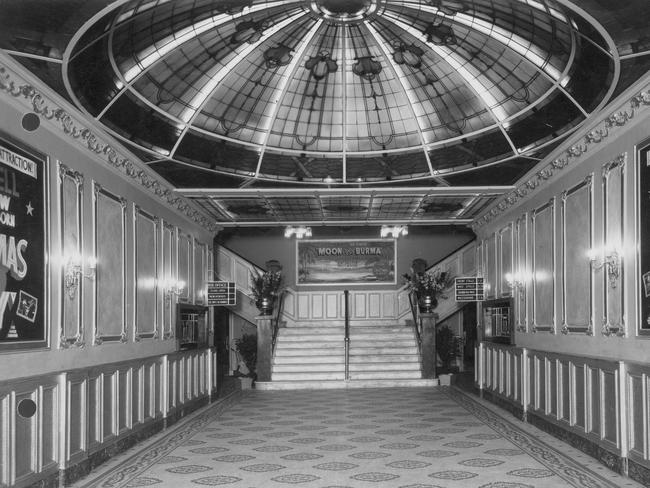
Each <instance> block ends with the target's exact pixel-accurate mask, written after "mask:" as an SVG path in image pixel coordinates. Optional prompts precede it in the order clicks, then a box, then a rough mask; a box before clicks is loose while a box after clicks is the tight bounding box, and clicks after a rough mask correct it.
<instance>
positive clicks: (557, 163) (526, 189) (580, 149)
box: [472, 90, 650, 231]
mask: <svg viewBox="0 0 650 488" xmlns="http://www.w3.org/2000/svg"><path fill="white" fill-rule="evenodd" d="M649 105H650V90H644V91H642V92H640V93H639V94H637V95H635V96H634V97H632V98H631V99H630V100H629V101H628V107H627V108H623V109H622V110H619V111H617V112H615V113H613V114H611V115H609V116H608V117H606V118H605V119H604V120H602V121H601V127H596V128H593V129H592V130H590V131H589V132H588V133H587V134H586V135H585V136H584V138H583V142H581V143H578V144H576V145H574V146H571V147H570V148H568V149H567V150H566V151H565V153H564V155H563V156H560V157H558V158H556V159H554V160H553V161H551V162H550V163H549V164H548V165H547V166H546V167H545V168H542V169H541V170H539V171H538V172H537V173H536V174H535V176H533V177H532V178H530V179H528V180H526V181H525V182H523V184H522V185H521V186H520V187H519V188H517V189H516V190H515V191H514V192H513V193H511V194H510V195H509V196H508V197H505V198H504V200H501V201H500V202H497V203H496V204H495V205H494V207H493V208H492V209H490V210H488V211H487V212H486V213H485V214H484V215H482V216H481V217H479V218H477V219H476V220H475V221H474V223H473V224H472V229H473V230H474V231H476V230H477V229H478V228H479V227H482V226H484V225H486V224H487V223H488V222H490V221H492V220H493V219H494V218H495V217H496V216H497V215H499V214H500V213H502V212H504V211H506V210H507V209H508V208H510V207H513V206H514V205H515V204H517V202H519V201H520V200H522V199H524V198H526V197H527V196H529V195H530V192H532V191H534V190H536V189H537V188H539V187H540V185H541V184H543V183H544V182H547V181H548V180H550V179H551V177H552V176H553V175H554V174H555V173H556V172H557V171H559V170H563V169H564V168H566V167H568V166H569V165H570V164H571V163H572V162H575V161H576V160H577V159H579V158H581V157H582V156H583V155H584V154H585V153H587V152H588V151H589V148H590V147H591V146H592V145H594V144H600V143H601V142H603V141H604V140H605V139H607V138H608V137H609V136H610V135H611V133H612V131H614V130H616V128H617V127H623V126H624V125H626V124H627V123H628V122H629V121H630V120H632V119H633V118H634V116H635V115H636V112H637V111H638V110H639V109H641V108H643V107H647V106H649Z"/></svg>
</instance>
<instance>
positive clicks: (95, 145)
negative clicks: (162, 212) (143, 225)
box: [0, 66, 219, 232]
mask: <svg viewBox="0 0 650 488" xmlns="http://www.w3.org/2000/svg"><path fill="white" fill-rule="evenodd" d="M1 92H5V93H7V94H9V95H11V96H13V97H15V98H24V99H25V100H27V102H28V103H29V104H30V106H31V109H32V110H33V111H34V113H36V114H38V115H39V116H40V117H42V118H44V119H46V120H49V121H52V122H55V123H57V124H58V127H59V128H60V129H61V130H62V131H63V133H64V134H66V135H68V136H70V137H72V138H73V139H76V140H78V141H79V142H80V143H81V144H82V145H83V146H84V147H85V148H86V149H87V150H89V151H91V152H92V153H93V154H97V155H100V156H102V157H104V159H105V161H106V163H108V164H109V165H111V166H113V167H114V168H116V169H118V170H120V171H121V172H122V173H123V174H125V175H127V176H128V177H129V178H131V179H133V180H135V181H136V182H137V183H138V184H140V185H141V186H143V187H144V188H146V189H147V190H148V191H149V192H150V193H153V194H154V195H156V196H157V197H159V198H160V199H161V200H162V202H163V203H164V204H167V205H171V206H173V207H176V210H178V211H179V212H181V213H183V214H185V216H186V217H187V218H189V219H190V220H192V221H193V222H195V223H196V224H198V225H200V226H201V227H203V228H204V229H206V230H208V231H209V232H216V231H218V229H219V227H218V226H217V225H215V224H214V222H213V221H212V220H211V219H209V218H208V217H207V216H206V215H204V214H202V213H201V212H199V211H197V210H196V209H194V208H193V207H191V206H190V205H188V203H187V201H186V200H185V199H184V198H180V197H178V196H176V195H174V194H173V189H170V188H165V187H164V186H163V184H162V183H161V182H160V180H158V179H156V178H154V177H152V176H150V175H149V174H148V173H147V172H146V171H144V170H142V169H138V167H137V165H136V164H135V163H134V162H133V161H131V160H129V159H128V158H126V157H122V156H120V155H119V153H118V152H117V150H116V149H115V148H113V147H112V146H111V145H109V144H107V143H104V142H103V141H102V140H101V139H100V138H99V137H98V136H97V135H96V134H95V133H94V132H93V131H92V130H91V129H88V128H87V127H81V126H79V125H77V124H78V122H77V121H76V120H75V119H74V118H73V117H72V115H70V114H69V113H68V112H66V111H65V110H64V109H62V108H60V107H56V106H54V107H52V106H51V105H54V103H53V102H51V101H49V100H47V99H46V97H45V96H44V95H43V94H41V93H39V92H38V91H37V90H36V89H35V88H34V87H33V86H31V85H29V84H18V83H17V82H16V81H14V80H13V79H12V76H11V74H10V70H9V68H7V67H6V66H0V93H1Z"/></svg>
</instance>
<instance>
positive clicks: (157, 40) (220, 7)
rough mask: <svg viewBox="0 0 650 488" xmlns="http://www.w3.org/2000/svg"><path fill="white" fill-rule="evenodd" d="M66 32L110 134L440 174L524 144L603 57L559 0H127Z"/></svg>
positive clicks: (596, 83)
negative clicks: (79, 31)
mask: <svg viewBox="0 0 650 488" xmlns="http://www.w3.org/2000/svg"><path fill="white" fill-rule="evenodd" d="M82 32H83V34H82V35H80V36H78V37H77V38H76V41H75V43H74V44H73V47H72V49H71V50H70V52H71V55H70V58H69V60H68V63H67V73H66V78H67V84H68V87H69V90H70V92H71V95H72V96H73V97H74V98H75V100H76V101H77V102H78V103H79V104H80V106H82V107H83V108H84V109H85V110H87V111H88V112H89V113H90V114H91V115H92V116H93V117H96V118H97V119H98V120H99V121H100V122H102V123H103V124H104V125H105V126H106V127H108V128H109V129H110V130H111V131H112V132H113V133H114V134H116V135H117V136H118V137H120V138H122V139H124V140H126V141H129V143H131V144H134V145H136V146H138V148H139V149H142V150H144V151H146V152H148V153H150V154H152V155H153V156H154V158H157V159H158V160H171V161H177V162H181V163H184V164H189V165H196V166H198V167H201V168H204V169H211V170H214V171H216V172H221V173H227V174H230V175H236V176H241V177H242V178H257V179H259V180H274V181H284V182H304V183H324V184H332V183H339V184H355V185H359V184H374V183H384V182H388V181H392V182H395V181H399V180H407V179H408V180H410V179H431V178H434V179H435V180H436V181H438V182H439V183H442V184H444V176H445V175H448V174H452V173H457V172H461V171H467V170H472V169H473V168H478V167H482V166H485V165H488V164H495V163H498V162H501V161H506V160H511V159H514V158H521V157H522V156H526V155H532V154H534V153H535V152H536V151H538V150H539V148H540V147H542V146H544V145H547V144H550V143H551V142H552V141H554V140H556V139H557V138H559V137H561V136H563V135H565V134H566V133H567V132H569V131H570V130H572V129H574V128H575V127H576V126H577V125H578V124H580V123H581V122H582V121H583V120H584V119H585V118H586V117H587V116H588V115H589V114H590V113H591V112H593V111H594V110H596V109H597V108H599V107H600V106H602V104H603V103H604V102H606V98H607V97H608V96H609V93H610V87H611V85H612V83H613V82H614V81H615V74H616V73H617V70H618V65H617V62H618V61H617V58H615V57H614V56H612V54H611V53H612V52H613V50H614V48H613V43H612V42H611V39H609V37H607V35H606V34H605V33H604V30H602V29H600V28H599V26H597V25H595V24H594V23H593V22H591V21H590V20H589V19H587V18H585V17H583V16H581V15H580V14H579V13H578V11H577V10H574V9H573V8H570V5H569V4H568V3H567V2H566V1H565V0H562V1H561V2H556V1H553V0H427V1H425V0H422V1H418V0H401V1H400V0H278V1H251V0H249V1H246V0H223V1H218V0H174V1H172V0H154V1H151V0H137V1H135V0H133V1H130V2H125V3H122V4H121V5H120V6H119V7H117V8H115V9H113V10H110V11H109V12H108V13H106V14H105V15H103V16H101V17H100V18H98V19H95V21H94V22H90V23H88V24H87V25H86V26H85V29H84V30H82Z"/></svg>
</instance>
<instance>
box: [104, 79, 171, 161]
mask: <svg viewBox="0 0 650 488" xmlns="http://www.w3.org/2000/svg"><path fill="white" fill-rule="evenodd" d="M100 120H101V122H102V123H103V124H105V125H107V126H108V127H110V128H111V129H113V130H114V131H115V132H117V133H118V134H120V135H122V136H124V137H126V138H127V139H129V140H131V141H133V142H136V143H138V144H140V145H141V146H143V147H145V148H147V149H150V150H153V151H155V152H158V153H160V154H163V155H169V152H170V151H171V150H172V148H173V147H174V144H175V143H176V141H177V140H178V136H179V135H180V130H179V129H178V128H177V127H173V126H172V125H170V124H169V121H168V120H167V119H165V118H163V117H162V116H161V115H160V114H159V113H158V112H156V111H154V110H153V109H151V108H149V107H147V106H145V105H144V104H143V103H142V102H141V101H140V99H139V98H137V97H136V96H135V95H133V94H132V93H130V92H128V91H127V92H126V93H125V94H123V95H122V96H120V97H119V98H117V99H116V101H115V103H113V105H111V107H110V108H109V109H108V110H107V111H106V113H105V114H104V115H103V117H102V118H101V119H100Z"/></svg>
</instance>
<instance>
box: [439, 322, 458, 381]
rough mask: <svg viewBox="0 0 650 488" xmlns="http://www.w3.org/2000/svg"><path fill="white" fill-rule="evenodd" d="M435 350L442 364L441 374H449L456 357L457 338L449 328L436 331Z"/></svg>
mask: <svg viewBox="0 0 650 488" xmlns="http://www.w3.org/2000/svg"><path fill="white" fill-rule="evenodd" d="M436 350H437V351H438V357H439V358H440V362H441V363H442V368H441V369H442V371H441V372H449V370H450V368H451V363H452V362H453V361H454V360H455V359H456V356H457V355H458V337H456V336H455V335H454V333H453V331H452V330H451V329H450V328H449V327H447V326H445V327H440V328H438V330H436Z"/></svg>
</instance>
